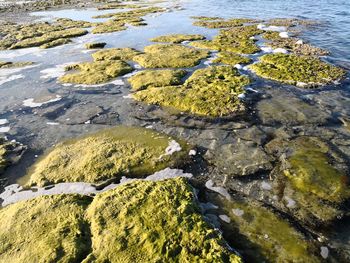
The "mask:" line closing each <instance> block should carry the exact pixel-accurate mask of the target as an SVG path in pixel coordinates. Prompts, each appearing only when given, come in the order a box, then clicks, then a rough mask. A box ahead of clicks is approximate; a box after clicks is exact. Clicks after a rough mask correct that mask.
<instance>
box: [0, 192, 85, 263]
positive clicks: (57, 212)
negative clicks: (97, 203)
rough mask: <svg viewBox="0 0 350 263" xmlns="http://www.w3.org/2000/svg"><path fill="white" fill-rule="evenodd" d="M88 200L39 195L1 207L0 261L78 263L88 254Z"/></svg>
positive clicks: (73, 196) (66, 196) (75, 197)
mask: <svg viewBox="0 0 350 263" xmlns="http://www.w3.org/2000/svg"><path fill="white" fill-rule="evenodd" d="M89 202H90V198H88V197H81V196H78V195H70V196H69V195H55V196H42V197H39V198H36V199H33V200H30V201H25V202H19V203H17V204H14V205H11V206H8V207H5V208H1V210H0V217H1V222H2V223H1V225H0V242H1V248H0V251H1V261H3V262H24V261H28V260H30V261H34V262H40V261H42V260H43V259H45V260H44V261H52V262H57V261H62V262H69V261H81V260H82V259H84V258H85V256H86V254H87V253H89V251H90V243H91V240H90V230H89V225H88V224H87V223H86V221H85V219H84V210H85V208H86V207H87V205H88V204H89Z"/></svg>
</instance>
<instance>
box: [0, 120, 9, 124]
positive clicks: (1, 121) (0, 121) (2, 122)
mask: <svg viewBox="0 0 350 263" xmlns="http://www.w3.org/2000/svg"><path fill="white" fill-rule="evenodd" d="M8 123H9V121H8V120H7V119H0V125H4V124H8Z"/></svg>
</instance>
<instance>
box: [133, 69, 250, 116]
mask: <svg viewBox="0 0 350 263" xmlns="http://www.w3.org/2000/svg"><path fill="white" fill-rule="evenodd" d="M249 82H250V80H249V78H248V77H246V76H241V75H240V74H239V73H238V71H237V70H236V69H235V68H233V67H229V66H216V67H208V68H204V69H198V70H196V71H195V72H194V73H193V74H192V76H191V77H190V78H189V79H187V80H186V82H185V83H184V84H183V85H182V86H166V87H150V88H147V89H146V90H143V91H139V92H136V93H134V95H133V97H134V98H135V99H136V100H140V101H144V102H146V103H149V104H157V105H161V106H166V107H172V108H175V109H177V110H179V111H185V112H188V113H192V114H197V115H203V116H209V117H221V116H226V115H231V114H235V113H238V112H242V111H243V110H244V104H243V103H242V102H241V101H240V99H239V97H238V96H239V95H240V94H242V93H244V88H243V87H244V86H245V85H247V84H249Z"/></svg>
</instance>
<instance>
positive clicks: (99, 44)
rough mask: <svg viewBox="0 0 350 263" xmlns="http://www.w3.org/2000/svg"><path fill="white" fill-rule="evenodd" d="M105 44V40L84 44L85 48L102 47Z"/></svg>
mask: <svg viewBox="0 0 350 263" xmlns="http://www.w3.org/2000/svg"><path fill="white" fill-rule="evenodd" d="M106 45H107V43H105V42H92V43H87V44H85V48H87V49H97V48H104V47H105V46H106Z"/></svg>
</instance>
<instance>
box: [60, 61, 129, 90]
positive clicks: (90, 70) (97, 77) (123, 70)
mask: <svg viewBox="0 0 350 263" xmlns="http://www.w3.org/2000/svg"><path fill="white" fill-rule="evenodd" d="M68 69H70V70H72V69H75V70H78V72H74V73H68V74H66V75H64V76H62V77H60V78H59V81H60V82H62V83H75V84H86V85H94V84H101V83H106V82H108V81H111V80H113V79H114V78H116V77H119V76H122V75H125V74H127V73H129V72H131V71H133V68H132V67H131V66H130V65H129V64H127V63H126V62H124V61H121V60H111V61H108V60H107V61H94V62H85V63H80V64H75V65H73V66H70V67H68Z"/></svg>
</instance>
